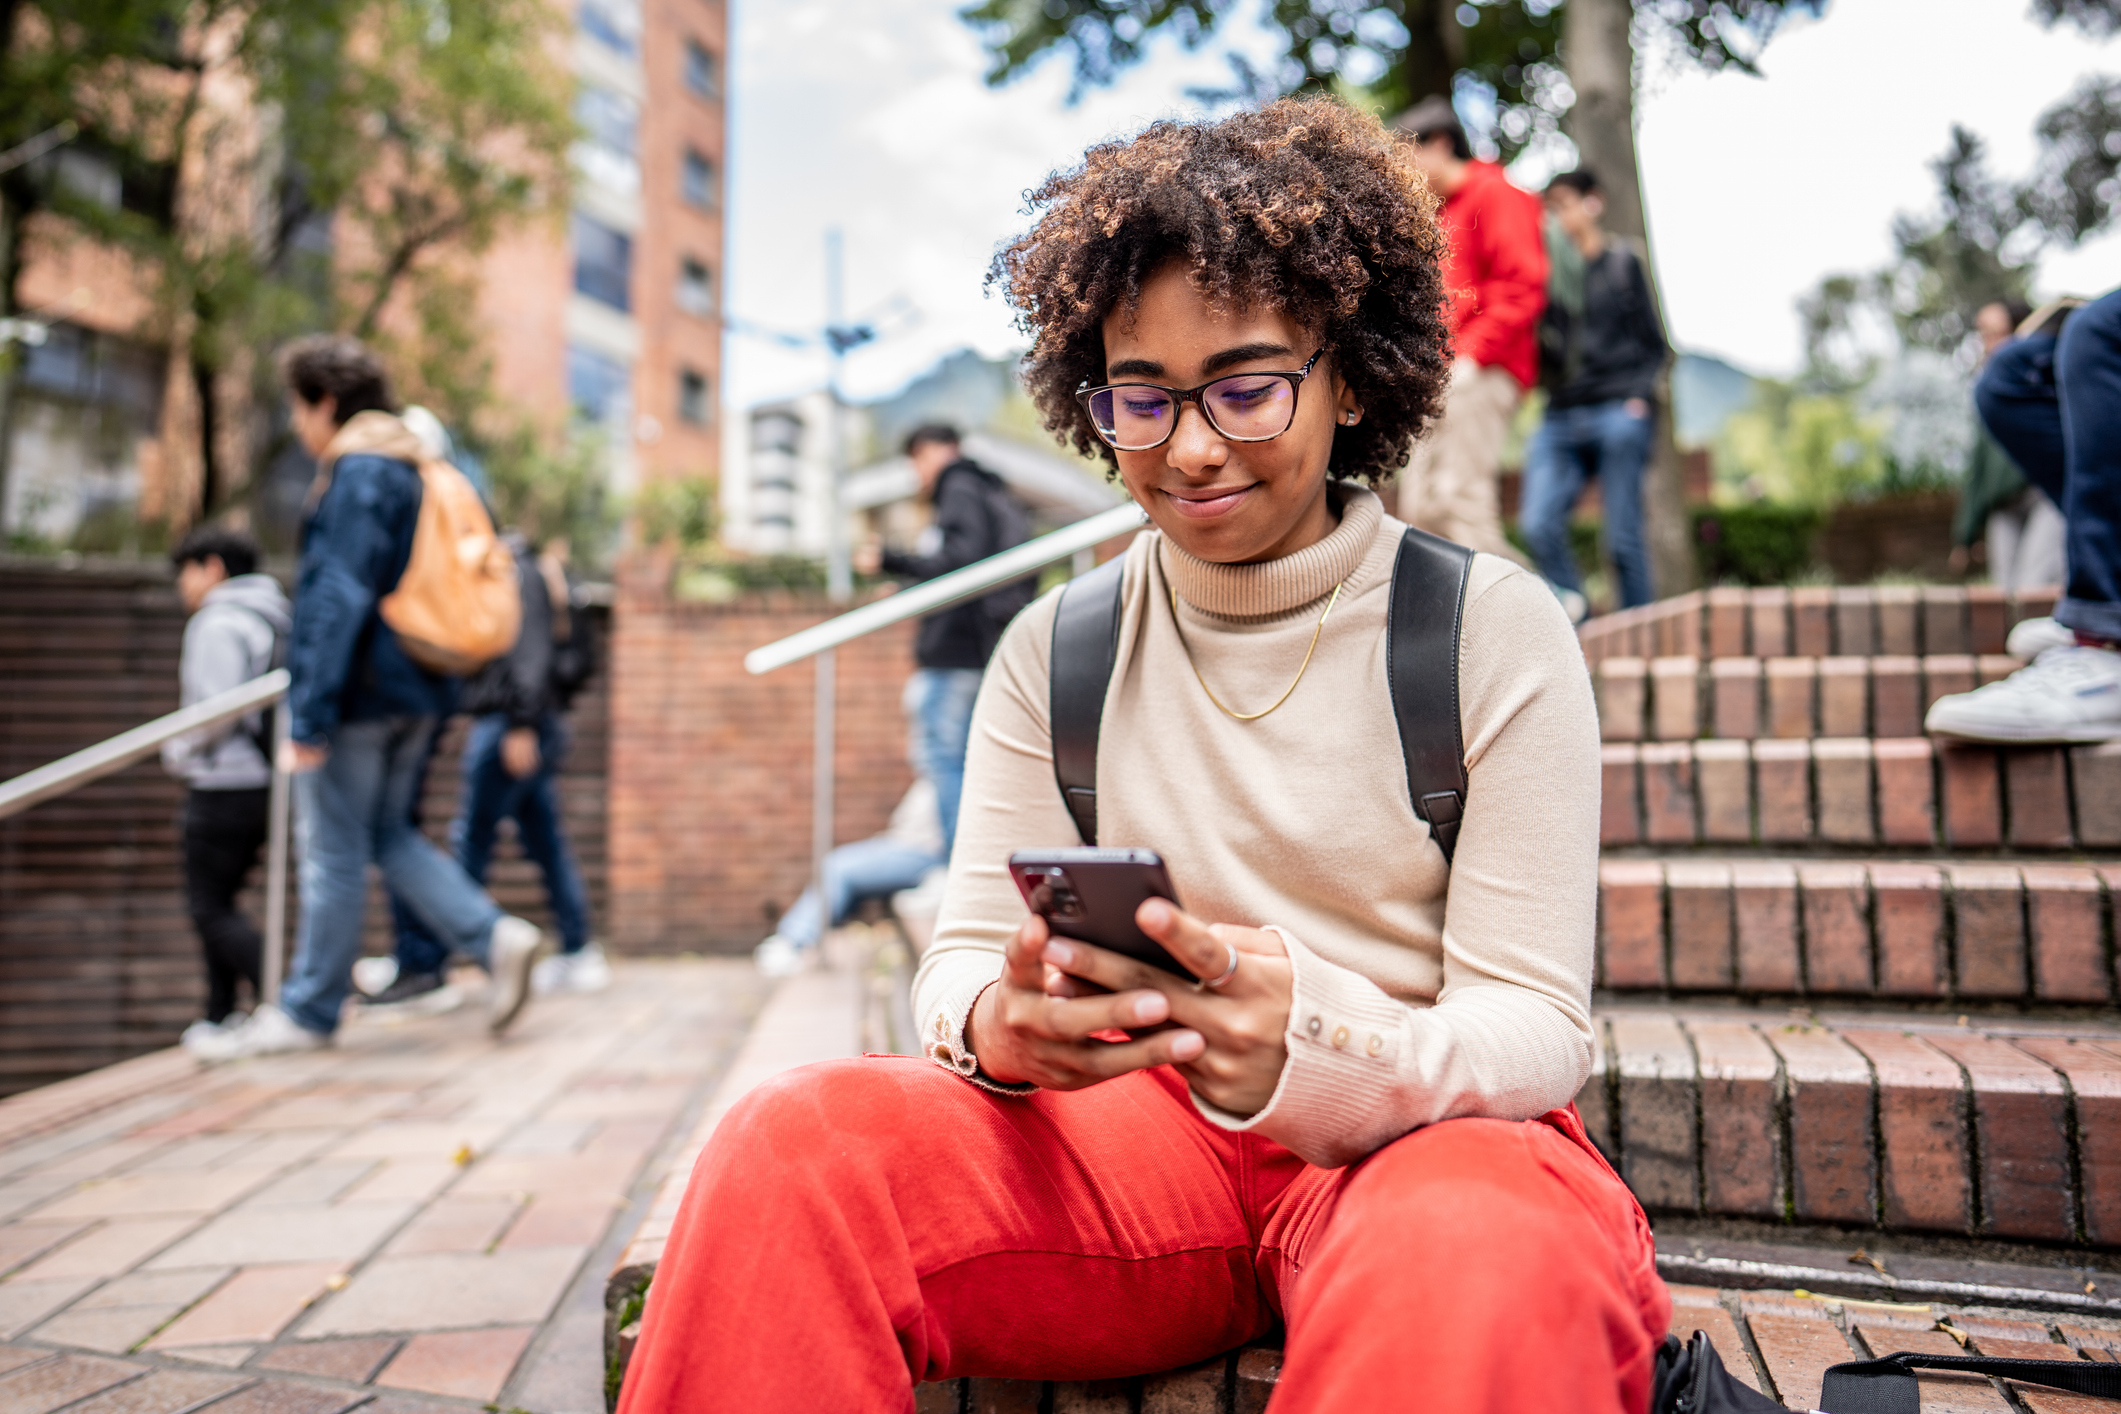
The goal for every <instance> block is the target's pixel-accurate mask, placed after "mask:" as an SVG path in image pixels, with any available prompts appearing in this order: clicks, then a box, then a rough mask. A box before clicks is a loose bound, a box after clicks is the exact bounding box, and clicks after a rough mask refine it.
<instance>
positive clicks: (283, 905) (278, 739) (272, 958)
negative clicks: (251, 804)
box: [258, 697, 294, 1005]
mask: <svg viewBox="0 0 2121 1414" xmlns="http://www.w3.org/2000/svg"><path fill="white" fill-rule="evenodd" d="M291 740H292V738H291V737H290V736H289V735H288V704H287V699H286V698H285V697H282V698H281V699H280V706H279V708H278V710H276V711H275V712H274V713H273V752H272V793H271V795H270V797H269V798H268V799H267V802H266V837H265V838H266V845H265V957H264V959H263V965H262V966H261V967H260V969H259V976H258V1000H259V1001H261V1002H272V1003H274V1004H275V1005H277V1004H278V1003H279V1000H280V981H281V978H282V977H283V976H284V975H285V973H286V957H287V860H288V855H289V853H290V852H291V851H290V850H289V848H288V845H289V840H288V826H289V821H290V817H291V816H292V814H293V811H292V809H291V808H290V807H291V806H292V805H293V803H294V801H293V798H292V797H293V787H294V781H293V779H292V778H291V777H290V776H289V775H288V772H287V761H288V757H289V756H290V755H291V754H292V749H291V746H290V742H291Z"/></svg>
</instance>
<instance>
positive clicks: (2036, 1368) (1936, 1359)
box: [1819, 1350, 2121, 1414]
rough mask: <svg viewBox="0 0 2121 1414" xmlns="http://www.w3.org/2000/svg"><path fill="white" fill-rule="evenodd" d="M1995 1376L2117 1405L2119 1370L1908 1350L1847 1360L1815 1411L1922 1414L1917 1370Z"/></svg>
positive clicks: (1830, 1375)
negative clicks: (1872, 1357) (1923, 1353)
mask: <svg viewBox="0 0 2121 1414" xmlns="http://www.w3.org/2000/svg"><path fill="white" fill-rule="evenodd" d="M1918 1368H1919V1369H1924V1370H1960V1371H1964V1372H1965V1373H1967V1374H1973V1375H1995V1376H1997V1377H1998V1378H2000V1379H2006V1380H2023V1381H2025V1382H2026V1383H2027V1384H2033V1385H2046V1386H2047V1387H2048V1388H2050V1389H2065V1390H2068V1391H2070V1392H2071V1393H2073V1394H2093V1395H2102V1396H2104V1397H2105V1398H2107V1399H2121V1365H2108V1364H2104V1363H2102V1362H2099V1361H2094V1360H2009V1359H2005V1358H2004V1357H2002V1356H2000V1355H1918V1354H1916V1353H1915V1352H1914V1351H1912V1350H1902V1351H1900V1352H1898V1353H1897V1354H1893V1355H1888V1356H1885V1357H1884V1358H1883V1359H1879V1360H1851V1361H1849V1362H1848V1363H1847V1364H1844V1365H1835V1366H1833V1367H1832V1368H1830V1369H1829V1370H1828V1371H1827V1372H1826V1382H1825V1384H1824V1386H1823V1387H1822V1388H1821V1390H1820V1394H1819V1407H1820V1408H1821V1409H1822V1410H1824V1411H1826V1414H1922V1387H1921V1385H1920V1384H1919V1383H1917V1382H1916V1379H1915V1371H1916V1370H1917V1369H1918Z"/></svg>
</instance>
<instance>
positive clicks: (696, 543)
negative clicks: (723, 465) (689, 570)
mask: <svg viewBox="0 0 2121 1414" xmlns="http://www.w3.org/2000/svg"><path fill="white" fill-rule="evenodd" d="M634 511H635V514H636V515H637V517H638V518H639V521H640V526H641V540H642V542H643V543H645V544H649V545H657V546H668V547H670V548H672V549H675V550H676V551H677V552H678V553H679V554H681V555H687V554H698V553H700V552H703V551H706V550H708V549H711V548H712V547H713V545H714V535H715V530H716V529H717V528H718V527H719V525H720V523H721V510H720V507H719V505H718V504H717V495H716V489H715V484H714V482H713V481H712V480H711V479H709V478H707V477H704V476H690V477H679V478H673V479H671V480H665V481H653V482H650V483H649V484H648V486H647V487H645V488H644V489H643V490H642V491H641V494H640V495H639V497H637V498H636V500H635V503H634Z"/></svg>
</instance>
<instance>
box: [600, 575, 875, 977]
mask: <svg viewBox="0 0 2121 1414" xmlns="http://www.w3.org/2000/svg"><path fill="white" fill-rule="evenodd" d="M829 614H830V609H829V606H827V605H825V604H824V603H823V602H821V601H819V600H815V599H804V598H796V597H794V596H787V595H774V596H765V597H760V598H752V599H745V600H742V601H739V602H736V603H732V604H727V605H714V606H709V605H689V604H674V603H672V602H670V601H669V599H668V597H667V596H666V595H665V594H664V593H663V592H662V589H661V580H660V576H654V575H650V574H647V573H645V572H644V573H642V574H641V575H638V576H628V577H625V578H624V579H622V583H621V586H620V595H619V603H618V607H617V610H616V612H615V614H614V623H613V631H612V645H611V671H612V678H611V688H612V692H611V704H612V705H611V743H612V745H611V796H610V831H611V833H610V860H611V863H610V869H611V874H610V881H611V882H610V900H611V902H610V923H609V928H608V932H607V938H608V940H609V941H610V943H611V944H612V946H614V947H615V948H616V949H618V950H620V951H624V952H684V951H713V952H732V951H738V950H741V949H744V948H748V947H750V946H751V945H753V944H755V943H756V942H758V940H759V939H760V938H763V937H764V936H765V935H766V933H767V931H768V930H769V928H770V927H771V926H772V919H773V916H774V915H775V914H776V913H777V911H778V910H779V909H781V908H784V907H786V906H787V905H788V904H789V903H791V902H792V901H793V900H794V899H795V896H796V895H797V894H798V893H800V892H801V891H802V887H803V883H804V880H805V879H806V878H807V877H808V875H809V871H810V791H811V763H810V742H811V729H812V701H813V698H812V692H813V684H814V683H815V680H816V679H815V670H814V667H813V666H812V664H810V663H798V664H796V665H794V666H793V667H787V668H782V669H780V670H779V671H778V672H774V673H769V674H767V675H766V676H764V677H753V676H751V675H750V674H749V673H746V672H745V671H744V665H743V657H744V654H746V653H748V652H750V651H751V650H752V649H754V648H757V647H759V646H761V645H762V644H766V643H770V642H772V641H773V640H775V639H777V638H783V637H786V636H787V635H788V634H791V633H793V632H795V631H796V630H797V629H800V628H803V627H806V626H807V625H809V624H813V623H816V622H818V621H819V620H821V619H823V618H826V617H828V616H829ZM838 659H839V663H838V675H839V690H838V693H837V697H838V702H839V714H838V749H837V752H836V755H837V757H838V761H837V770H838V795H837V799H836V808H835V810H834V817H835V830H834V838H835V841H836V842H839V843H845V842H846V841H848V840H857V839H863V838H866V837H868V836H870V835H873V834H875V833H877V832H878V831H880V830H881V829H882V828H883V827H884V824H885V822H886V821H887V820H888V819H889V818H890V814H891V807H892V806H893V805H895V804H897V802H898V798H899V796H900V795H901V794H903V793H904V791H905V789H906V786H907V784H908V782H909V781H910V780H911V772H910V770H909V768H908V767H907V764H906V729H905V723H904V718H903V716H902V715H901V713H900V711H899V694H900V692H901V691H902V689H903V688H904V685H905V680H906V676H907V674H908V673H910V672H911V671H912V668H913V626H912V625H911V624H902V625H900V626H898V627H897V628H893V629H889V630H886V631H884V632H882V633H877V634H872V635H870V636H869V637H868V638H865V639H861V640H858V641H857V642H855V643H852V644H850V645H848V646H847V647H844V648H842V649H840V650H839V655H838Z"/></svg>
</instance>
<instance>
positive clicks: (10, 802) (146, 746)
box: [0, 668, 288, 820]
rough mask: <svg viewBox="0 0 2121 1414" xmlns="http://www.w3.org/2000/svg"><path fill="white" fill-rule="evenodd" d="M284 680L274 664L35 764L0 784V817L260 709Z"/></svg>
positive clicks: (278, 694)
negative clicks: (245, 679) (235, 683)
mask: <svg viewBox="0 0 2121 1414" xmlns="http://www.w3.org/2000/svg"><path fill="white" fill-rule="evenodd" d="M287 683H288V677H287V669H285V668H275V669H273V670H272V671H271V672H269V673H267V674H265V676H263V677H258V678H252V679H251V680H250V681H249V682H247V683H244V684H243V685H242V686H241V687H232V688H230V689H229V690H228V691H226V692H219V693H215V694H214V695H213V696H212V697H209V698H207V699H206V700H205V701H203V702H194V703H193V704H192V705H191V706H189V707H184V708H180V709H179V710H177V711H175V712H172V713H170V714H169V715H168V716H166V717H157V718H155V719H154V720H153V721H152V722H147V723H144V724H143V725H141V726H137V727H134V728H133V729H132V730H131V731H127V732H120V733H118V735H116V736H114V737H112V738H110V739H109V740H108V741H99V742H97V743H96V744H95V745H94V746H86V747H83V748H82V749H81V750H79V751H76V752H75V753H74V754H73V755H71V756H62V757H60V758H59V759H58V760H57V761H54V762H52V763H51V764H50V765H48V766H39V767H38V768H37V769H36V770H34V771H25V772H24V773H23V774H21V775H19V776H17V777H15V778H14V779H13V780H11V781H6V782H0V820H4V819H6V818H7V817H8V816H10V815H13V814H16V813H17V812H19V811H23V810H27V809H29V808H30V807H31V806H32V805H37V804H40V803H41V802H43V801H47V800H50V799H51V798H52V797H53V796H58V795H65V794H66V793H67V792H68V791H70V790H73V789H75V788H76V787H78V786H85V785H87V784H88V783H89V782H90V781H93V780H98V779H100V778H102V777H104V776H108V775H110V774H111V773H112V772H113V771H122V770H124V769H125V768H126V767H127V766H130V765H132V764H133V762H135V761H138V760H139V759H140V758H142V757H143V756H150V755H153V754H154V753H155V752H156V751H158V750H160V749H161V747H162V744H163V743H164V742H167V741H170V740H172V739H173V738H176V737H180V736H183V735H185V734H186V733H188V732H195V731H198V730H200V729H201V728H203V727H217V726H219V725H220V724H221V723H223V722H226V721H229V720H231V719H233V718H236V717H245V716H249V715H250V714H251V713H252V712H255V711H257V710H258V709H259V708H260V707H267V706H270V705H271V704H273V703H275V702H277V701H279V700H280V699H281V698H282V697H285V696H286V695H287Z"/></svg>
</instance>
